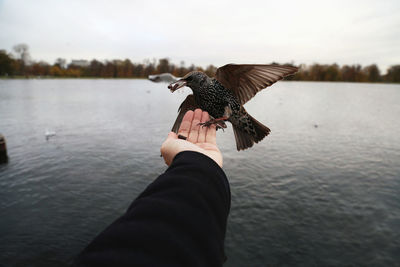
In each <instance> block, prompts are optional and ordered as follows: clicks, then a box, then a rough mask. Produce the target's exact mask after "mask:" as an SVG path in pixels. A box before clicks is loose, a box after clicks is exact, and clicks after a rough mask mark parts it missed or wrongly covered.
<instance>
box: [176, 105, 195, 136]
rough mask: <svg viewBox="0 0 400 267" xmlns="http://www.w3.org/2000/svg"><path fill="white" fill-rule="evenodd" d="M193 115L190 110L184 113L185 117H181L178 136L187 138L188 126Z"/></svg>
mask: <svg viewBox="0 0 400 267" xmlns="http://www.w3.org/2000/svg"><path fill="white" fill-rule="evenodd" d="M193 115H194V112H193V111H192V110H189V111H188V112H186V114H185V116H183V119H182V122H181V126H180V127H179V130H178V135H183V136H186V137H188V136H189V132H190V126H191V125H192V120H193Z"/></svg>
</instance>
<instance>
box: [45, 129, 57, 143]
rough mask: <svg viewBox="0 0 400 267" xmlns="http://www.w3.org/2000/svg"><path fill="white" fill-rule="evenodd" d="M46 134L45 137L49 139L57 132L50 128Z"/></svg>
mask: <svg viewBox="0 0 400 267" xmlns="http://www.w3.org/2000/svg"><path fill="white" fill-rule="evenodd" d="M44 135H45V137H46V140H49V139H50V137H52V136H55V135H56V132H54V131H49V130H48V129H46V132H45V133H44Z"/></svg>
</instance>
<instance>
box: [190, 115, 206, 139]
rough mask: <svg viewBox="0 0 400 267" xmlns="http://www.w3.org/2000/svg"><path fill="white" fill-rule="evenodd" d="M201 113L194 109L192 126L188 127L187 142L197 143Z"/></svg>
mask: <svg viewBox="0 0 400 267" xmlns="http://www.w3.org/2000/svg"><path fill="white" fill-rule="evenodd" d="M202 113H203V112H202V111H201V109H196V110H195V111H194V115H193V121H192V126H191V127H190V133H189V137H188V139H187V140H188V141H189V142H192V143H197V137H198V136H199V129H200V125H199V123H200V121H201V114H202Z"/></svg>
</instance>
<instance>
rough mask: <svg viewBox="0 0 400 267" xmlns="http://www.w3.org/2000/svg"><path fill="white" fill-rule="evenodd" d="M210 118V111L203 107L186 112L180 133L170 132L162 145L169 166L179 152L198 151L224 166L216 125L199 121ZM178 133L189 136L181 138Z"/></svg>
mask: <svg viewBox="0 0 400 267" xmlns="http://www.w3.org/2000/svg"><path fill="white" fill-rule="evenodd" d="M209 119H210V116H209V115H208V113H207V112H205V111H202V110H201V109H196V110H195V111H194V112H193V111H191V110H189V111H188V112H186V114H185V116H184V117H183V119H182V123H181V126H180V127H179V130H178V134H176V133H174V132H170V133H169V134H168V137H167V139H166V140H165V141H164V143H163V144H162V145H161V155H162V156H163V158H164V160H165V163H166V164H167V165H168V166H169V165H171V163H172V160H173V159H174V157H175V156H176V154H178V153H179V152H182V151H196V152H200V153H202V154H204V155H206V156H208V157H210V158H211V159H213V160H214V161H215V162H216V163H217V164H218V165H219V166H220V167H222V154H221V151H219V149H218V147H217V138H216V127H215V125H211V126H209V127H201V126H200V125H199V123H204V122H206V121H208V120H209ZM178 135H180V136H184V137H187V139H186V140H183V139H179V138H178Z"/></svg>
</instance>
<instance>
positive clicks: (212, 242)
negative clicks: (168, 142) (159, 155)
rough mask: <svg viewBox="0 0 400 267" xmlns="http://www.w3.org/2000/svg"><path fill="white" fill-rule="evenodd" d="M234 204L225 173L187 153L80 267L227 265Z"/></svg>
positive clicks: (78, 261)
mask: <svg viewBox="0 0 400 267" xmlns="http://www.w3.org/2000/svg"><path fill="white" fill-rule="evenodd" d="M230 201H231V196H230V189H229V184H228V180H227V178H226V176H225V174H224V172H223V170H222V169H221V168H220V167H219V166H218V165H217V164H216V163H215V162H214V161H213V160H212V159H210V158H209V157H207V156H204V155H203V154H200V153H197V152H189V151H186V152H181V153H179V154H177V155H176V157H175V158H174V161H173V162H172V164H171V166H170V167H169V168H168V169H167V170H166V171H165V173H163V174H162V175H160V176H159V177H158V178H157V179H156V180H155V181H154V182H153V183H151V184H150V185H149V186H148V187H147V188H146V189H145V190H144V192H143V193H141V194H140V195H139V197H138V198H137V199H136V200H135V201H133V203H132V204H131V205H130V207H129V208H128V210H127V212H126V213H125V214H124V215H123V216H122V217H120V218H119V219H117V220H116V221H115V222H114V223H112V224H111V225H110V226H109V227H108V228H106V229H105V230H104V231H103V232H102V233H100V234H99V235H98V236H97V237H96V238H95V239H94V240H93V241H92V242H91V243H90V244H89V245H88V246H87V247H86V248H85V249H84V250H83V251H82V252H81V254H80V255H79V256H78V257H77V259H76V261H75V265H77V266H221V265H222V264H223V262H224V261H225V255H224V239H225V231H226V223H227V217H228V213H229V209H230Z"/></svg>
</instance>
